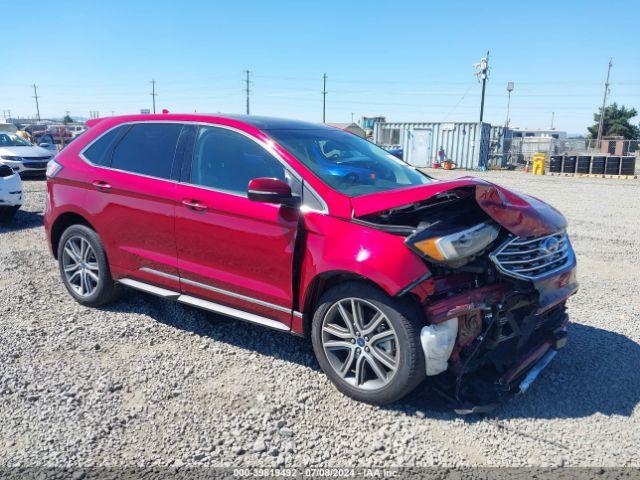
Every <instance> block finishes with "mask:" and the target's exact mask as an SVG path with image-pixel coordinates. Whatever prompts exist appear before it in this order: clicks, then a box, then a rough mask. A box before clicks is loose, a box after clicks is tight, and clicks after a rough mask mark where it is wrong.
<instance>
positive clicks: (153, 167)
mask: <svg viewBox="0 0 640 480" xmlns="http://www.w3.org/2000/svg"><path fill="white" fill-rule="evenodd" d="M181 129H182V125H181V124H178V123H141V124H137V125H134V126H132V127H131V129H130V130H129V131H128V132H127V133H126V134H125V136H124V138H123V139H122V140H120V141H119V142H118V145H117V146H116V147H115V149H114V151H113V156H112V160H111V167H112V168H117V169H118V170H126V171H128V172H133V173H140V174H142V175H149V176H150V177H157V178H166V179H169V178H171V164H172V162H173V157H174V155H175V151H176V144H177V142H178V136H179V135H180V130H181Z"/></svg>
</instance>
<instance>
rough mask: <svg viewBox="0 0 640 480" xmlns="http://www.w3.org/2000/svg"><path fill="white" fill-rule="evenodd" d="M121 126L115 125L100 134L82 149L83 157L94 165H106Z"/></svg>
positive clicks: (109, 161) (109, 160) (108, 162)
mask: <svg viewBox="0 0 640 480" xmlns="http://www.w3.org/2000/svg"><path fill="white" fill-rule="evenodd" d="M123 128H125V127H124V126H120V127H116V128H114V129H112V130H109V131H108V132H107V133H105V134H104V135H102V136H101V137H100V138H98V139H97V140H96V141H95V142H93V143H92V144H91V146H90V147H89V148H87V149H86V150H85V151H84V153H83V155H84V157H85V158H86V159H87V160H89V161H90V162H91V163H93V164H94V165H101V166H103V167H108V166H109V164H110V163H111V148H112V147H113V144H114V142H115V140H116V139H117V138H118V137H119V135H120V133H121V132H122V129H123ZM127 128H128V126H127Z"/></svg>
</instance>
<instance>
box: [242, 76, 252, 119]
mask: <svg viewBox="0 0 640 480" xmlns="http://www.w3.org/2000/svg"><path fill="white" fill-rule="evenodd" d="M244 73H245V75H246V78H245V89H244V93H245V94H246V96H247V115H250V113H249V95H250V94H251V87H250V85H251V82H250V80H249V75H251V71H250V70H245V71H244Z"/></svg>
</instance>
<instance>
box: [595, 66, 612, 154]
mask: <svg viewBox="0 0 640 480" xmlns="http://www.w3.org/2000/svg"><path fill="white" fill-rule="evenodd" d="M612 66H613V58H609V68H607V80H606V81H605V82H604V95H603V97H602V108H601V109H600V122H599V123H598V144H597V145H598V147H599V146H600V142H601V141H602V134H603V132H602V130H603V128H604V109H605V108H606V106H607V94H608V93H609V75H610V74H611V67H612Z"/></svg>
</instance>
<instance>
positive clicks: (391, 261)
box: [299, 212, 429, 305]
mask: <svg viewBox="0 0 640 480" xmlns="http://www.w3.org/2000/svg"><path fill="white" fill-rule="evenodd" d="M304 227H305V235H306V241H305V248H304V252H303V257H302V263H301V275H300V291H299V305H304V304H305V299H306V298H307V293H308V292H307V290H308V288H309V286H310V285H311V284H312V282H313V280H314V279H315V278H316V277H317V276H318V275H322V274H325V273H327V272H335V271H341V272H348V273H352V274H356V275H358V276H361V277H364V278H366V279H368V280H370V281H372V282H374V283H375V284H376V285H378V286H379V287H380V288H382V289H383V290H384V291H385V292H387V293H388V294H389V295H392V296H393V295H396V294H397V293H398V292H400V291H402V290H403V289H404V288H405V287H407V286H408V285H410V284H412V283H413V282H415V281H416V280H417V279H419V278H421V277H425V276H427V275H428V274H429V269H428V268H427V265H426V264H425V263H424V262H423V261H422V260H421V259H420V257H418V256H417V255H416V254H415V253H413V252H412V251H411V250H409V249H408V248H407V247H406V245H405V244H404V237H401V236H398V235H392V234H390V233H386V232H383V231H381V230H376V229H374V228H371V227H367V226H364V225H360V224H357V223H353V222H350V221H348V220H343V219H339V218H336V217H331V216H328V215H322V214H319V213H315V212H308V213H307V214H305V217H304Z"/></svg>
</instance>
